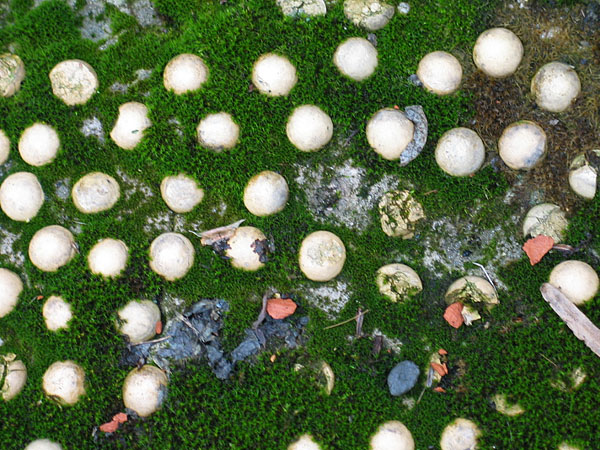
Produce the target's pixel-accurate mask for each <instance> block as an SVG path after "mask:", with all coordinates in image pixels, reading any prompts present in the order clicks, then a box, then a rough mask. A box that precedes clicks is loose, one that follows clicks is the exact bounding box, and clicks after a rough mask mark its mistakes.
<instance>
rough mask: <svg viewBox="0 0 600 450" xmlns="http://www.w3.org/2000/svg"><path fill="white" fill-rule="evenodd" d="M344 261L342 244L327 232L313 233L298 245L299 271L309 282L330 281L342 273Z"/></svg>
mask: <svg viewBox="0 0 600 450" xmlns="http://www.w3.org/2000/svg"><path fill="white" fill-rule="evenodd" d="M345 261H346V247H344V243H343V242H342V240H341V239H340V238H339V237H337V236H336V235H335V234H333V233H330V232H329V231H315V232H314V233H311V234H309V235H308V236H306V237H305V238H304V240H303V241H302V244H301V245H300V252H299V263H300V270H301V271H302V273H304V275H305V276H306V278H308V279H309V280H313V281H329V280H332V279H333V278H335V277H336V276H337V275H338V274H339V273H340V272H341V271H342V269H343V267H344V262H345Z"/></svg>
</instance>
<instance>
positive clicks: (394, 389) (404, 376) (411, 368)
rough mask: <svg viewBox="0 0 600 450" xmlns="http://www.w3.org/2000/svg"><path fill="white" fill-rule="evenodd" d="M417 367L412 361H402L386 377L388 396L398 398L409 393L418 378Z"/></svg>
mask: <svg viewBox="0 0 600 450" xmlns="http://www.w3.org/2000/svg"><path fill="white" fill-rule="evenodd" d="M419 372H420V371H419V367H418V366H417V365H416V364H415V363H414V362H412V361H402V362H401V363H400V364H398V365H396V367H394V368H393V369H392V370H391V372H390V374H389V375H388V378H387V382H388V387H389V389H390V394H392V395H393V396H398V395H402V394H405V393H406V392H408V391H410V390H411V389H412V388H413V387H414V386H415V384H416V383H417V379H418V378H419Z"/></svg>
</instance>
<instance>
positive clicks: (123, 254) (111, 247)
mask: <svg viewBox="0 0 600 450" xmlns="http://www.w3.org/2000/svg"><path fill="white" fill-rule="evenodd" d="M128 257H129V249H128V248H127V245H125V242H123V241H121V240H119V239H111V238H107V239H102V240H101V241H99V242H98V243H97V244H96V245H94V246H93V247H92V249H91V250H90V253H89V255H88V266H89V267H90V271H91V272H92V273H94V274H96V275H102V276H104V277H107V278H109V277H118V276H119V275H120V274H121V272H123V270H125V266H126V265H127V258H128Z"/></svg>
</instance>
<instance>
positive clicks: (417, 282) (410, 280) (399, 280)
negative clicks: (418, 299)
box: [375, 263, 423, 303]
mask: <svg viewBox="0 0 600 450" xmlns="http://www.w3.org/2000/svg"><path fill="white" fill-rule="evenodd" d="M375 280H376V282H377V287H378V288H379V292H380V293H381V294H382V295H385V296H386V297H387V298H389V299H390V300H391V301H392V302H394V303H395V302H398V301H403V300H405V299H406V298H407V297H409V296H411V295H414V294H417V293H419V292H421V291H422V290H423V284H422V283H421V278H419V274H417V272H415V271H414V270H413V269H412V268H410V267H408V266H407V265H406V264H397V263H396V264H387V265H385V266H382V267H380V268H379V269H378V270H377V276H376V278H375Z"/></svg>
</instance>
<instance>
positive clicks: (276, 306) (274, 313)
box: [267, 298, 297, 319]
mask: <svg viewBox="0 0 600 450" xmlns="http://www.w3.org/2000/svg"><path fill="white" fill-rule="evenodd" d="M296 307H297V305H296V304H295V303H294V302H293V300H291V299H289V298H270V299H269V300H267V312H268V313H269V315H270V316H271V317H272V318H273V319H285V318H286V317H288V316H291V315H292V314H294V311H296Z"/></svg>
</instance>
